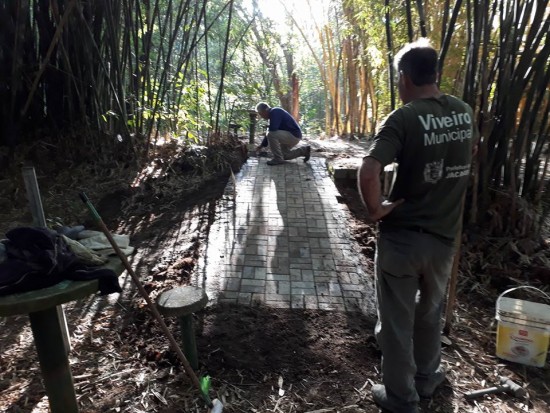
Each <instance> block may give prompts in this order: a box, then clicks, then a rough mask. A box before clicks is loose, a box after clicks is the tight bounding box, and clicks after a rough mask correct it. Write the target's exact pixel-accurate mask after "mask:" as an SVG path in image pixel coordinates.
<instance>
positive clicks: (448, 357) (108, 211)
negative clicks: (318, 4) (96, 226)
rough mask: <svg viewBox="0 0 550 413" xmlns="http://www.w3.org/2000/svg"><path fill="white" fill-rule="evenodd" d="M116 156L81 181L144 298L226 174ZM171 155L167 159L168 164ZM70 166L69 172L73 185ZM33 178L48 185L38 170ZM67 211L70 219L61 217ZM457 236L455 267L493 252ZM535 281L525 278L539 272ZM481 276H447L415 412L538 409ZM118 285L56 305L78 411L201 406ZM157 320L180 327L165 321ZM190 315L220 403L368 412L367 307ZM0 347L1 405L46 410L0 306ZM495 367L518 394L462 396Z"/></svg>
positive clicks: (542, 404) (371, 347) (245, 408)
mask: <svg viewBox="0 0 550 413" xmlns="http://www.w3.org/2000/svg"><path fill="white" fill-rule="evenodd" d="M316 152H317V153H316V155H317V156H319V155H321V156H327V157H328V158H329V159H337V158H339V157H341V153H336V152H334V153H331V152H330V151H329V152H327V151H326V150H324V149H323V148H322V147H319V148H318V150H317V151H316ZM116 167H117V166H115V167H114V168H113V170H114V172H110V173H109V174H110V175H112V176H113V177H116V180H118V182H114V180H115V178H112V179H110V180H109V179H107V178H106V177H105V176H103V175H102V173H100V174H98V176H96V177H95V178H94V180H93V182H89V181H88V182H87V184H88V187H89V188H94V189H93V190H92V191H91V193H92V195H94V196H95V199H98V200H99V201H98V205H97V207H98V210H99V212H100V213H101V214H102V216H103V218H104V219H105V221H106V222H107V223H108V225H109V227H110V228H111V229H112V230H114V231H115V232H120V233H130V234H131V240H132V245H133V246H135V247H136V248H137V251H138V253H137V254H136V255H135V256H134V257H133V259H132V261H133V264H134V265H135V267H136V268H137V272H138V274H139V275H140V277H141V279H142V280H143V282H144V284H145V286H146V289H147V290H148V291H149V293H150V295H151V297H152V298H153V299H154V298H155V297H156V296H157V295H158V294H159V293H160V292H162V291H164V290H167V289H169V288H171V287H172V286H175V285H179V284H186V283H187V282H188V280H189V278H190V275H191V274H192V273H193V271H194V268H195V263H196V260H197V257H199V256H200V254H201V251H202V249H203V248H204V247H205V241H206V239H207V237H208V230H209V226H210V223H211V222H212V219H213V213H214V210H215V206H216V202H217V200H218V199H219V197H220V196H221V194H222V191H223V188H224V185H225V182H226V180H227V175H226V176H225V177H224V178H222V177H219V176H218V177H217V178H215V179H213V180H209V181H208V183H207V184H206V185H202V186H197V188H196V190H193V191H187V192H185V193H184V192H181V193H178V192H177V191H175V190H174V188H178V185H177V184H178V182H179V183H181V181H178V182H176V183H173V182H172V180H171V179H170V178H166V179H165V181H163V182H160V181H158V180H157V181H155V182H153V184H154V185H150V184H147V185H142V186H139V191H137V190H135V189H133V190H129V189H128V185H127V182H128V181H129V180H130V176H133V178H135V176H134V175H133V173H132V172H128V173H127V176H126V175H125V174H124V173H121V172H120V171H121V169H118V170H116V169H115V168H116ZM171 168H172V169H175V170H176V171H178V169H177V168H175V167H174V164H172V165H171ZM117 171H118V172H117ZM104 173H105V174H107V172H104ZM77 175H78V174H76V175H75V174H73V175H72V178H71V179H72V180H73V181H71V182H72V185H70V186H71V191H69V194H71V195H73V192H74V191H72V188H74V187H75V186H77V185H74V180H76V178H75V176H77ZM61 178H62V177H61ZM61 178H60V179H61ZM185 181H186V182H187V181H188V179H186V180H185ZM124 182H126V184H124ZM42 184H44V186H46V185H47V183H46V182H45V180H44V182H41V186H42ZM56 185H62V183H61V182H59V181H58V182H56V183H50V184H49V187H48V188H47V189H45V190H44V192H43V193H46V194H50V193H52V194H54V195H56V194H59V193H61V192H63V191H61V190H60V189H59V187H57V186H56ZM159 186H160V187H162V188H165V190H164V191H161V190H160V189H159ZM338 188H339V190H340V193H341V195H342V201H343V202H345V203H346V204H347V205H348V207H349V209H350V211H351V212H352V215H353V217H354V219H353V220H352V221H351V222H350V225H351V227H352V228H353V233H354V236H355V238H356V239H357V241H358V242H359V243H360V244H361V246H362V247H363V251H364V253H365V254H366V256H367V258H368V259H370V260H372V258H373V256H374V247H375V244H374V242H375V234H376V233H375V228H374V227H372V226H371V225H369V224H366V223H365V220H364V210H363V209H362V207H361V206H360V202H359V199H358V196H357V192H356V190H355V189H354V185H353V184H352V183H350V182H349V181H342V182H338ZM151 193H153V194H154V196H150V195H151ZM101 194H102V195H103V196H101ZM9 196H10V197H13V199H14V202H15V204H17V205H20V207H19V209H17V211H18V212H17V211H13V212H11V213H9V211H7V212H6V213H5V214H4V215H1V216H0V225H2V226H1V227H0V228H2V229H6V228H8V227H10V226H12V225H13V223H14V222H20V223H24V222H26V220H28V215H25V213H22V212H21V208H22V206H21V205H23V203H22V201H21V199H20V194H19V193H16V194H14V193H13V192H10V194H9ZM67 196H68V195H67ZM129 199H131V202H130V201H129ZM18 202H19V204H18ZM48 202H51V203H52V204H54V202H53V198H50V197H49V196H45V197H44V205H45V209H46V210H47V211H48V207H47V206H48ZM71 205H72V204H71ZM71 208H74V210H75V211H78V212H75V213H74V217H72V216H71V219H73V220H76V219H77V217H80V218H81V219H82V216H83V212H82V211H81V209H82V208H81V207H80V210H79V207H78V206H76V205H74V206H72V207H71ZM71 208H69V209H71ZM52 209H53V211H52V213H51V214H52V216H61V215H62V214H63V213H64V212H63V211H65V214H68V212H67V206H66V205H65V206H59V207H56V208H52ZM66 222H68V221H66ZM78 222H82V221H78V220H76V221H73V222H71V223H72V224H75V223H78ZM478 238H479V237H478ZM469 244H470V247H469V249H465V250H464V251H463V253H462V264H461V268H464V270H463V274H465V275H467V274H470V272H471V271H472V268H473V269H475V268H477V267H476V265H477V264H478V261H479V259H478V255H479V251H483V248H485V255H484V257H485V259H487V261H488V262H487V263H488V264H489V261H491V259H490V255H491V254H493V256H494V254H496V253H492V252H491V251H487V248H488V247H489V246H490V245H489V246H488V245H487V244H486V243H482V242H481V240H479V242H477V241H476V239H474V238H473V237H471V238H470V243H469ZM493 244H495V243H493ZM496 245H497V247H498V246H500V244H496ZM500 248H501V249H502V246H500ZM536 254H539V250H537V251H536ZM516 258H517V257H516ZM491 262H493V261H491ZM532 264H533V265H535V266H537V268H539V267H540V265H539V264H537V263H532ZM501 267H502V268H505V266H504V267H503V266H502V265H501ZM537 280H538V279H537V278H535V279H534V280H533V281H532V282H533V283H535V285H540V283H539V284H537V282H538V281H537ZM493 284H494V283H492V282H485V281H483V280H480V279H472V278H467V277H463V279H461V281H460V282H459V290H458V300H457V305H456V311H455V316H454V320H453V330H452V333H451V334H450V336H449V339H450V341H451V344H450V345H446V346H445V347H444V356H443V359H444V363H445V364H446V365H447V367H448V368H449V374H448V380H447V381H446V382H445V383H444V385H443V386H442V387H441V390H439V391H438V392H437V393H436V395H435V397H434V398H433V399H432V400H430V401H422V402H421V411H422V412H442V413H456V412H519V411H525V412H536V413H543V412H548V411H550V388H549V384H548V383H550V380H549V379H550V372H549V368H548V363H547V366H546V367H544V368H535V367H528V366H523V365H519V364H514V363H509V362H505V361H502V360H499V359H497V358H496V357H495V356H494V347H495V322H494V303H495V299H496V296H497V295H498V294H497V289H496V287H495V285H493ZM121 285H123V290H124V292H123V293H122V294H121V295H120V296H119V297H118V298H117V297H116V296H112V297H109V296H107V297H99V298H96V297H90V298H89V299H87V300H82V301H79V302H78V303H74V304H70V305H68V306H66V314H67V318H68V324H69V326H70V333H71V344H72V347H73V349H72V352H71V354H70V362H71V368H72V373H73V376H74V381H75V388H76V393H77V397H78V400H79V404H80V408H81V412H90V413H92V412H93V413H96V412H135V413H139V412H160V413H168V412H174V413H176V412H206V411H207V409H206V407H205V404H204V402H203V401H202V400H201V399H200V398H199V396H198V392H197V391H196V390H195V389H194V388H193V386H192V384H191V382H190V380H189V379H188V377H187V376H186V375H185V373H184V372H183V371H182V369H181V368H180V366H179V363H178V361H177V357H176V356H175V353H174V352H173V351H171V350H170V349H169V348H168V341H167V340H166V339H165V338H164V337H163V335H162V333H161V331H160V329H159V328H158V326H157V325H156V322H155V321H154V320H153V319H152V317H151V316H150V315H149V313H148V311H147V309H146V307H145V303H144V301H143V300H142V299H141V298H140V297H139V295H138V294H137V291H136V289H135V288H134V287H133V285H132V283H131V281H130V280H129V279H127V278H123V279H122V280H121ZM167 322H168V325H169V327H170V328H171V329H172V330H173V331H174V332H175V333H176V337H178V326H177V325H176V323H175V322H174V321H173V320H171V319H167ZM195 322H196V336H197V347H198V351H199V359H200V372H201V374H208V375H210V376H211V378H212V390H211V395H212V396H213V397H217V398H219V399H221V400H222V402H223V403H224V410H223V411H224V412H231V413H232V412H284V413H290V412H309V413H314V412H315V413H329V412H334V413H336V412H346V413H359V412H378V411H379V410H378V408H377V407H376V406H375V405H374V403H373V402H372V399H371V397H370V391H369V390H370V387H371V386H372V384H374V383H377V382H379V380H380V376H379V361H380V353H379V351H378V349H377V345H376V341H375V339H374V337H373V326H374V322H375V320H372V319H368V318H366V317H364V316H363V315H362V314H361V313H335V312H326V311H310V310H304V311H295V310H282V309H271V308H265V307H263V306H254V307H242V306H239V307H237V306H210V307H208V308H207V309H205V310H204V311H202V312H200V313H199V314H197V315H196V319H195ZM0 348H1V349H2V351H1V352H0V366H1V367H0V411H3V412H4V411H5V412H7V413H16V412H35V413H42V412H47V411H48V404H47V398H46V397H45V392H44V389H43V387H42V384H41V381H40V371H39V365H38V361H37V357H36V354H35V350H34V347H33V342H32V334H31V332H30V327H29V325H28V321H27V318H26V316H17V317H9V318H0ZM500 375H506V376H510V377H511V378H513V379H514V380H515V381H516V382H517V383H521V384H522V385H524V386H526V388H527V390H528V392H529V399H526V400H518V399H514V398H513V397H512V396H509V395H506V394H498V395H491V396H485V397H482V398H479V399H477V400H475V401H472V402H468V401H465V400H464V398H463V394H464V393H465V392H467V391H471V390H477V389H480V388H484V387H490V386H493V385H494V384H495V383H496V382H497V381H498V376H500Z"/></svg>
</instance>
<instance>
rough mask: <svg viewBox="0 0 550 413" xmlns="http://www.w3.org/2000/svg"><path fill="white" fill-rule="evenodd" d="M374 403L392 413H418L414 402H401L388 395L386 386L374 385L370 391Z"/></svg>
mask: <svg viewBox="0 0 550 413" xmlns="http://www.w3.org/2000/svg"><path fill="white" fill-rule="evenodd" d="M371 392H372V398H373V400H374V402H375V403H376V404H377V405H378V406H380V407H381V408H382V409H384V410H385V411H389V412H392V413H418V407H417V404H416V402H410V403H408V402H402V401H401V400H398V399H396V398H395V397H392V396H391V395H388V393H387V392H386V386H384V385H383V384H375V385H374V386H372V389H371Z"/></svg>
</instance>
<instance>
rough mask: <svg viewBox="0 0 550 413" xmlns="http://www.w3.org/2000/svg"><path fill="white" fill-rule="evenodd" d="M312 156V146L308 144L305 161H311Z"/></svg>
mask: <svg viewBox="0 0 550 413" xmlns="http://www.w3.org/2000/svg"><path fill="white" fill-rule="evenodd" d="M310 157H311V146H309V145H308V146H306V154H305V156H304V162H307V161H309V158H310Z"/></svg>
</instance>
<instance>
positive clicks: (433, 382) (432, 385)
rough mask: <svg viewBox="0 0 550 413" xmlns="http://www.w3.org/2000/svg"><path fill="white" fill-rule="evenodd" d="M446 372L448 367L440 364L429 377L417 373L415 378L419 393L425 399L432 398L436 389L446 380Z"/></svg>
mask: <svg viewBox="0 0 550 413" xmlns="http://www.w3.org/2000/svg"><path fill="white" fill-rule="evenodd" d="M446 373H447V369H446V368H445V366H443V365H440V366H439V367H438V368H437V370H436V371H435V372H434V373H433V374H432V375H431V376H429V377H420V376H418V375H417V376H416V377H415V378H414V380H415V382H416V391H417V392H418V395H419V396H420V397H422V398H423V399H430V398H431V397H432V396H433V394H434V392H435V389H437V388H438V387H439V386H440V385H441V383H443V382H444V381H445V374H446Z"/></svg>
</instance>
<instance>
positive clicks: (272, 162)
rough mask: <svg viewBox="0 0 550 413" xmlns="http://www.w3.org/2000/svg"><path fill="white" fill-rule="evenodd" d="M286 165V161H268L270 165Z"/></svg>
mask: <svg viewBox="0 0 550 413" xmlns="http://www.w3.org/2000/svg"><path fill="white" fill-rule="evenodd" d="M284 163H286V161H284V160H282V159H272V160H270V161H267V164H268V165H282V164H284Z"/></svg>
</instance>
